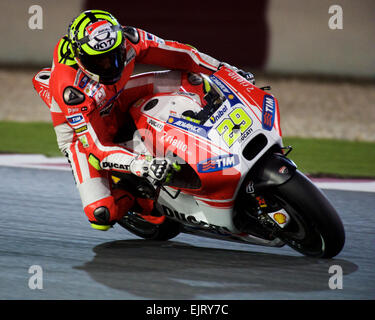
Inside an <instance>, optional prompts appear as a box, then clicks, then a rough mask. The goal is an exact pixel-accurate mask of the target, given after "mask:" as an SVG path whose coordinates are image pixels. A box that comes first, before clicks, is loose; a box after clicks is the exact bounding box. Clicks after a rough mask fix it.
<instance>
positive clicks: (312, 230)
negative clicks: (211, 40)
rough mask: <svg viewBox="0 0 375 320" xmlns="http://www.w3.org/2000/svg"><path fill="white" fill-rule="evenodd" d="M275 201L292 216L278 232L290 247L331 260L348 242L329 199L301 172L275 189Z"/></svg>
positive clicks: (273, 194) (273, 193)
mask: <svg viewBox="0 0 375 320" xmlns="http://www.w3.org/2000/svg"><path fill="white" fill-rule="evenodd" d="M272 191H273V192H272V197H273V200H276V201H277V203H278V204H279V205H280V206H281V207H282V208H283V209H284V210H286V212H287V213H288V214H289V215H290V218H291V220H290V222H289V224H288V225H287V226H286V227H285V228H284V229H281V230H279V231H278V232H277V237H279V238H280V239H281V240H283V241H284V242H285V243H286V244H287V245H289V246H290V247H292V248H293V249H295V250H297V251H298V252H300V253H302V254H305V255H307V256H312V257H319V258H332V257H334V256H336V255H337V254H338V253H339V252H340V251H341V250H342V248H343V246H344V243H345V231H344V226H343V224H342V222H341V219H340V217H339V216H338V214H337V212H336V210H335V209H334V207H333V206H332V204H331V203H330V201H329V200H328V199H327V197H326V196H325V195H324V194H323V193H322V192H321V191H320V190H319V189H318V188H317V187H316V186H315V185H314V184H313V183H312V182H311V181H310V180H309V179H308V178H307V177H306V176H305V175H303V174H302V173H301V172H299V171H298V170H297V171H296V172H295V174H294V176H293V177H292V178H291V179H290V180H288V181H287V182H286V183H284V184H282V185H280V186H277V187H275V188H274V189H273V190H272Z"/></svg>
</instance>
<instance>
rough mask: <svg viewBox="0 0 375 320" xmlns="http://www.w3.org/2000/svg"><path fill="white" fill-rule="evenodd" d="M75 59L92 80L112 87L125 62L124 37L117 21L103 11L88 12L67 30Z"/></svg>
mask: <svg viewBox="0 0 375 320" xmlns="http://www.w3.org/2000/svg"><path fill="white" fill-rule="evenodd" d="M68 38H69V40H70V42H71V46H72V49H73V54H74V60H75V61H76V62H77V64H78V66H79V67H80V68H81V69H82V71H83V72H84V73H86V74H87V75H88V76H89V77H90V78H91V79H93V80H95V81H97V82H100V83H103V84H114V83H115V82H117V81H118V80H119V79H120V78H121V74H122V71H123V70H124V67H125V61H126V49H125V48H126V42H125V41H126V38H125V36H124V34H123V30H122V27H121V25H120V24H119V23H118V21H117V20H116V19H115V18H114V17H113V16H112V15H111V14H110V13H109V12H106V11H102V10H87V11H84V12H82V13H81V14H80V15H79V16H78V17H77V18H75V19H74V20H73V21H72V22H71V24H70V25H69V28H68Z"/></svg>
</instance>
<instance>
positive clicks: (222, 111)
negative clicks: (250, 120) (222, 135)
mask: <svg viewBox="0 0 375 320" xmlns="http://www.w3.org/2000/svg"><path fill="white" fill-rule="evenodd" d="M227 111H228V107H227V106H226V105H225V106H224V107H223V108H222V109H219V111H217V112H216V113H215V114H213V115H212V116H211V117H210V121H211V123H212V124H215V123H216V121H218V120H219V119H220V118H221V117H222V116H223V115H224V114H225V112H227Z"/></svg>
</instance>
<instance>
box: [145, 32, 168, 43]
mask: <svg viewBox="0 0 375 320" xmlns="http://www.w3.org/2000/svg"><path fill="white" fill-rule="evenodd" d="M146 38H147V40H150V41H155V42H157V43H164V40H163V39H160V38H159V37H157V36H155V35H154V34H152V33H149V32H146Z"/></svg>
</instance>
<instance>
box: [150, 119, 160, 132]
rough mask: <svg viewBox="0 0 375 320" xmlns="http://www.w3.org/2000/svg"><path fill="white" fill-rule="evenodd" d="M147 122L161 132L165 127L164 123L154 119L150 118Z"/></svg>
mask: <svg viewBox="0 0 375 320" xmlns="http://www.w3.org/2000/svg"><path fill="white" fill-rule="evenodd" d="M147 123H148V124H149V125H150V126H151V127H153V128H154V129H155V130H156V131H158V132H161V131H162V130H163V128H164V123H160V122H158V121H156V120H154V119H151V118H148V119H147Z"/></svg>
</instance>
